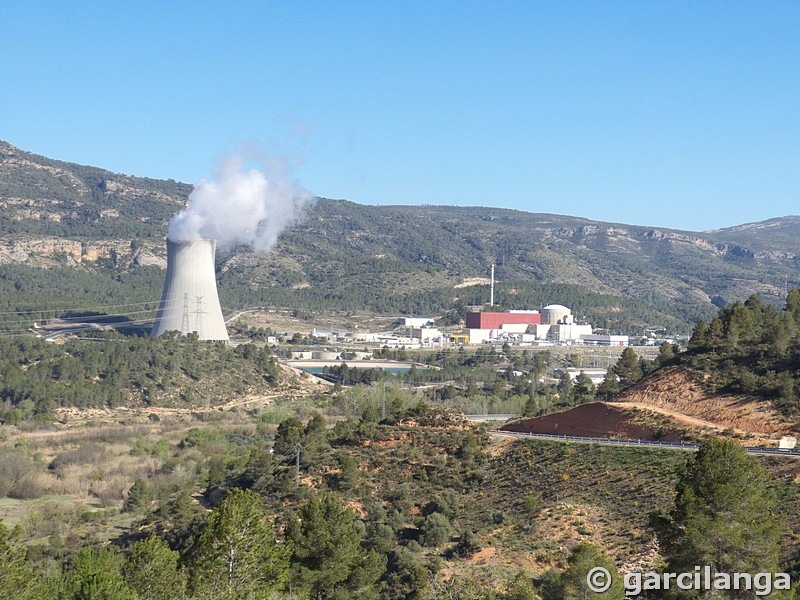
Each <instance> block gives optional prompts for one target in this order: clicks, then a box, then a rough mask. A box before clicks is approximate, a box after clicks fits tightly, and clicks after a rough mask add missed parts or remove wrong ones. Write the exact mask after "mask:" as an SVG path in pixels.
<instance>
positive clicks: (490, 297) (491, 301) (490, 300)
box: [489, 263, 494, 306]
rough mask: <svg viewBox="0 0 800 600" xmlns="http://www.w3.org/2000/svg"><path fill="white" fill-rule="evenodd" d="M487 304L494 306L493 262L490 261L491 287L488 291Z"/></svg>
mask: <svg viewBox="0 0 800 600" xmlns="http://www.w3.org/2000/svg"><path fill="white" fill-rule="evenodd" d="M489 306H494V263H492V287H491V291H490V292H489Z"/></svg>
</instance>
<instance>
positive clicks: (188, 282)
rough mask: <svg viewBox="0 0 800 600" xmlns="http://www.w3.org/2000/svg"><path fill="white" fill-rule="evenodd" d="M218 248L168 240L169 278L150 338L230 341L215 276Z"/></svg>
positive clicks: (206, 243)
mask: <svg viewBox="0 0 800 600" xmlns="http://www.w3.org/2000/svg"><path fill="white" fill-rule="evenodd" d="M216 245H217V244H216V242H215V241H214V240H190V241H172V240H170V239H167V278H166V280H165V281H164V293H163V294H162V295H161V304H160V305H159V307H158V314H157V315H156V320H155V322H154V323H153V329H152V331H151V333H150V335H151V336H153V337H156V336H159V335H162V334H164V333H166V332H167V331H178V332H180V333H181V335H186V334H188V333H192V332H196V333H197V335H198V337H199V338H200V339H201V340H215V341H224V342H227V341H228V339H229V338H228V330H227V329H226V328H225V319H224V318H223V317H222V307H221V306H220V304H219V296H218V295H217V280H216V277H215V274H214V254H215V252H216Z"/></svg>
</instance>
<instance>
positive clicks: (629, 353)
mask: <svg viewBox="0 0 800 600" xmlns="http://www.w3.org/2000/svg"><path fill="white" fill-rule="evenodd" d="M611 371H612V372H613V373H614V374H615V375H616V376H617V377H619V385H620V387H621V388H622V389H625V388H627V387H630V386H632V385H633V384H634V383H636V382H637V381H639V380H640V379H641V378H642V368H641V365H640V364H639V357H638V356H636V352H635V351H634V350H633V348H631V347H627V348H625V349H624V350H623V351H622V356H620V357H619V360H618V361H617V364H615V365H614V366H613V367H612V368H611Z"/></svg>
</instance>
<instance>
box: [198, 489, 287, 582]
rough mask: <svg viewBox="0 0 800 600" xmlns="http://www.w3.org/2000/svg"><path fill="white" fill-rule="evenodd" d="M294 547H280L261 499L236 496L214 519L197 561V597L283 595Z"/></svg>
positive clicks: (204, 535) (251, 494)
mask: <svg viewBox="0 0 800 600" xmlns="http://www.w3.org/2000/svg"><path fill="white" fill-rule="evenodd" d="M288 554H289V548H288V547H287V546H285V545H281V544H278V543H277V542H276V539H275V530H274V528H273V526H272V524H271V523H270V521H269V519H268V518H267V514H266V512H265V511H264V508H263V506H262V504H261V500H260V498H259V497H258V494H256V493H255V492H253V491H252V490H241V489H237V490H234V491H232V492H231V493H230V494H228V496H226V497H225V499H224V500H223V501H222V502H220V504H219V506H217V508H216V509H214V511H213V512H212V513H211V514H210V515H209V516H208V519H207V521H206V528H205V530H204V531H203V533H202V534H201V536H200V540H199V541H198V544H197V552H196V555H195V560H194V581H193V587H194V591H195V594H197V595H200V596H203V595H210V596H216V597H222V598H240V597H241V598H247V597H251V596H253V595H254V594H256V593H259V594H262V593H266V592H269V591H271V590H279V589H281V588H282V587H283V585H284V583H285V582H286V580H287V577H288V574H289V570H288Z"/></svg>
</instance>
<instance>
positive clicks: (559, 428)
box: [501, 402, 680, 442]
mask: <svg viewBox="0 0 800 600" xmlns="http://www.w3.org/2000/svg"><path fill="white" fill-rule="evenodd" d="M642 412H643V411H636V410H635V409H632V408H631V409H627V408H625V407H620V406H611V405H609V404H606V403H604V402H592V403H590V404H583V405H581V406H577V407H575V408H572V409H570V410H565V411H563V412H559V413H553V414H549V415H545V416H543V417H535V418H533V419H524V420H522V421H515V422H514V423H509V424H508V425H504V426H503V427H502V428H501V429H502V430H503V431H520V432H525V433H528V432H530V433H549V434H557V435H575V436H589V437H603V438H619V439H633V440H656V439H658V440H663V441H670V442H677V441H680V434H679V433H678V431H677V428H675V429H673V428H672V427H669V425H668V424H667V425H666V426H665V427H663V428H659V429H658V430H656V429H655V428H654V427H652V426H649V425H648V424H646V423H645V420H644V419H643V418H642V417H643V415H642V414H641V413H642Z"/></svg>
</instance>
